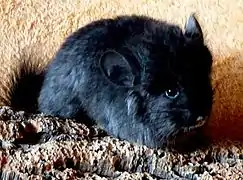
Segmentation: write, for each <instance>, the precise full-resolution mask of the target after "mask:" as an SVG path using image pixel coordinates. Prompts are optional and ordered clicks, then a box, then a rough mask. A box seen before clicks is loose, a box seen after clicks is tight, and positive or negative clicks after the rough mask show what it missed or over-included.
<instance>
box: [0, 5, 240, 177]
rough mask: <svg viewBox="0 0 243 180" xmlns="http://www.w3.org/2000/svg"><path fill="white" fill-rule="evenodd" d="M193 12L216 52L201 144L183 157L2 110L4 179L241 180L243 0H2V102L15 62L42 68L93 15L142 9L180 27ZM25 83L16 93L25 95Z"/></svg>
mask: <svg viewBox="0 0 243 180" xmlns="http://www.w3.org/2000/svg"><path fill="white" fill-rule="evenodd" d="M193 12H194V13H196V15H197V17H198V20H199V21H200V24H201V26H202V28H203V31H204V34H205V39H206V42H207V44H208V46H209V47H210V49H211V51H212V53H213V57H214V64H213V87H214V92H215V96H214V104H213V112H212V116H211V118H210V120H209V122H208V124H207V125H206V126H205V128H204V130H203V134H204V136H205V139H210V141H211V142H212V144H211V145H210V146H209V147H205V148H201V149H197V150H195V151H193V152H190V153H186V154H180V153H178V152H167V151H162V150H161V151H160V150H152V149H148V148H146V147H143V146H136V145H131V144H129V143H127V142H125V141H119V140H117V139H114V138H111V137H107V136H104V137H103V135H102V133H101V134H100V132H99V130H97V129H96V128H95V127H94V129H90V128H88V127H86V126H84V125H80V124H77V123H75V122H72V121H71V120H59V119H57V118H50V117H43V116H42V115H37V114H36V115H26V113H24V112H22V111H13V110H11V109H10V108H8V107H3V108H2V109H1V110H0V117H1V118H0V120H1V121H0V130H1V135H0V137H1V143H2V149H1V151H0V153H1V156H0V159H1V161H0V162H1V177H2V179H14V178H16V179H17V178H22V179H27V178H29V179H79V178H80V179H99V178H103V179H162V178H167V179H242V178H243V172H242V169H243V167H242V166H243V147H242V144H243V143H242V141H243V133H242V129H243V56H242V55H243V36H242V32H243V1H242V0H231V1H229V0H222V1H218V0H204V1H199V0H181V1H173V0H165V1H157V0H150V1H149V0H129V1H128V0H124V1H119V0H109V1H108V0H102V1H101V0H82V1H81V0H80V1H78V0H65V1H64V0H63V1H55V0H49V1H44V0H38V1H37V0H8V1H7V0H1V1H0V17H1V18H0V23H1V26H0V39H1V41H0V63H1V66H0V79H1V82H0V105H2V106H14V105H16V104H14V103H13V100H12V95H13V88H14V87H13V84H14V82H16V81H18V76H19V75H20V74H21V72H19V71H20V70H19V69H20V66H21V63H23V62H24V61H25V62H28V61H32V62H33V61H34V62H35V63H36V67H34V68H33V69H34V70H35V71H38V70H41V69H43V68H44V67H45V65H46V64H47V63H48V62H49V61H50V59H51V58H52V56H53V55H54V53H55V52H56V50H57V49H58V48H59V45H60V44H61V43H62V42H63V40H64V38H66V37H67V36H68V35H69V34H70V33H71V32H73V31H75V30H76V29H77V28H79V27H80V26H82V25H85V24H87V23H89V22H90V21H92V20H96V19H99V18H105V17H114V16H116V15H122V14H123V15H124V14H145V15H149V16H152V17H154V18H158V19H163V20H166V21H168V22H173V23H176V24H179V25H181V26H184V23H185V21H186V19H187V18H188V16H189V15H190V14H191V13H193ZM33 87H34V85H33V84H29V89H28V88H27V89H26V90H25V91H24V92H25V94H22V95H23V97H24V98H25V100H26V101H28V97H29V96H31V90H32V89H31V88H33ZM22 103H24V102H22ZM18 110H21V105H20V106H19V108H18ZM49 132H51V133H49ZM21 166H22V167H21Z"/></svg>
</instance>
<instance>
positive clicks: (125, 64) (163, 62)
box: [38, 15, 212, 147]
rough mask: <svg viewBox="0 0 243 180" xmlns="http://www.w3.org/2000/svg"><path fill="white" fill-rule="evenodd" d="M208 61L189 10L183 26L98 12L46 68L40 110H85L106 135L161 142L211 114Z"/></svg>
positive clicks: (65, 114) (65, 113)
mask: <svg viewBox="0 0 243 180" xmlns="http://www.w3.org/2000/svg"><path fill="white" fill-rule="evenodd" d="M211 66H212V56H211V53H210V51H209V49H208V48H207V47H206V45H205V44H204V39H203V33H202V30H201V28H200V25H199V23H198V21H197V20H196V18H195V16H194V15H191V16H190V17H189V19H188V21H187V23H186V25H185V28H184V29H183V30H182V29H181V28H179V26H177V25H173V24H169V23H167V22H165V21H159V20H155V19H152V18H150V17H145V16H136V15H133V16H119V17H116V18H114V19H101V20H98V21H95V22H92V23H90V24H88V25H86V26H84V27H82V28H80V29H79V30H77V31H76V32H74V33H73V34H71V35H70V36H69V37H68V38H67V39H66V40H65V42H64V43H63V44H62V46H61V48H60V49H59V50H58V52H57V54H56V56H55V57H54V59H53V61H52V62H51V63H50V64H49V66H48V68H47V71H46V74H45V79H44V83H43V86H42V89H41V91H40V96H39V99H38V103H39V111H40V112H43V113H45V114H47V115H53V116H59V117H62V118H76V119H79V118H80V117H81V116H82V115H83V114H86V115H87V116H88V117H89V118H90V119H92V120H93V121H94V122H95V123H97V124H98V125H99V126H101V127H102V128H103V129H104V130H105V131H106V132H108V133H109V134H110V135H113V136H115V137H118V138H121V139H125V140H128V141H130V142H134V143H139V144H144V145H147V146H149V147H161V146H163V145H164V144H165V143H166V142H167V141H168V139H169V138H170V137H174V136H175V135H176V134H177V133H178V132H179V131H180V130H181V129H190V128H191V127H195V126H197V125H198V123H201V124H202V122H204V119H206V117H207V116H209V115H210V112H211V107H212V87H211V77H210V74H211Z"/></svg>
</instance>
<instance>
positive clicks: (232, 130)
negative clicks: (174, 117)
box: [0, 0, 243, 140]
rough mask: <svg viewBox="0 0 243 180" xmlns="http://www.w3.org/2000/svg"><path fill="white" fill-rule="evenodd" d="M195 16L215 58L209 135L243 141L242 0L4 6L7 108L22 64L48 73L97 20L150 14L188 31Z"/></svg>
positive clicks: (1, 41) (0, 66)
mask: <svg viewBox="0 0 243 180" xmlns="http://www.w3.org/2000/svg"><path fill="white" fill-rule="evenodd" d="M192 12H195V13H196V14H197V17H198V20H199V22H200V24H201V26H202V29H203V31H204V33H205V40H206V43H207V44H208V46H209V47H210V49H211V50H212V52H213V55H214V67H213V84H214V88H215V103H214V106H213V113H212V118H211V120H210V122H209V125H208V126H207V128H206V133H207V134H208V135H210V136H211V137H213V138H214V139H217V138H221V137H224V136H226V137H230V138H233V139H242V140H243V133H242V129H243V58H241V52H243V1H242V0H220V1H219V0H203V1H201V0H181V1H174V0H164V1H160V0H150V1H149V0H140V1H139V0H130V1H128V0H120V1H118V0H80V1H78V0H48V1H46V0H11V1H10V0H0V81H1V83H0V93H1V96H2V98H1V99H2V102H1V104H2V105H8V93H9V90H10V89H11V83H10V82H9V79H8V78H9V75H11V73H12V72H13V71H12V70H13V68H18V65H19V63H20V62H21V60H23V59H24V58H28V56H30V57H31V58H30V60H32V61H37V60H38V61H39V62H40V67H41V68H42V67H43V65H45V64H46V63H47V62H48V61H49V60H50V59H51V57H52V56H53V55H54V53H55V51H56V50H57V49H58V47H59V45H60V43H62V42H63V40H64V38H65V37H66V36H67V35H68V34H70V33H71V32H73V31H75V30H76V29H77V28H78V27H80V26H82V25H84V24H86V23H88V22H90V21H92V20H95V19H99V18H104V17H113V16H115V15H120V14H145V15H149V16H152V17H154V18H159V19H163V20H167V21H169V22H173V23H178V24H179V25H181V26H182V27H183V26H184V23H185V21H186V19H187V18H188V16H189V15H190V13H192ZM30 86H31V85H30Z"/></svg>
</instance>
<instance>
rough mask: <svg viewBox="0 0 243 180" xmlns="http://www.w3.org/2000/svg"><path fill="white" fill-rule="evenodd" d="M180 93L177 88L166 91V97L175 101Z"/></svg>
mask: <svg viewBox="0 0 243 180" xmlns="http://www.w3.org/2000/svg"><path fill="white" fill-rule="evenodd" d="M179 94H180V92H179V91H178V89H177V88H174V89H168V90H166V91H165V95H166V96H167V97H168V98H170V99H175V98H177V97H178V96H179Z"/></svg>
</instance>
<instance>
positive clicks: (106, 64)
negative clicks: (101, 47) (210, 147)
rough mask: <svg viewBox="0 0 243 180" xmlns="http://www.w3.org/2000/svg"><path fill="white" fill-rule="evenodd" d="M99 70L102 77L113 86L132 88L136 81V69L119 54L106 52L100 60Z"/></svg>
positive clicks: (110, 51) (111, 51)
mask: <svg viewBox="0 0 243 180" xmlns="http://www.w3.org/2000/svg"><path fill="white" fill-rule="evenodd" d="M100 68H101V71H102V72H103V75H104V76H105V77H106V78H107V79H108V80H109V81H110V82H112V83H113V84H115V85H117V86H122V87H133V86H135V85H137V84H136V80H137V75H136V74H137V73H138V72H137V69H136V68H135V66H133V63H132V61H129V59H127V58H126V57H125V56H123V55H122V54H121V53H118V52H116V51H113V50H108V51H106V52H105V53H104V54H103V55H102V56H101V58H100Z"/></svg>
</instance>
